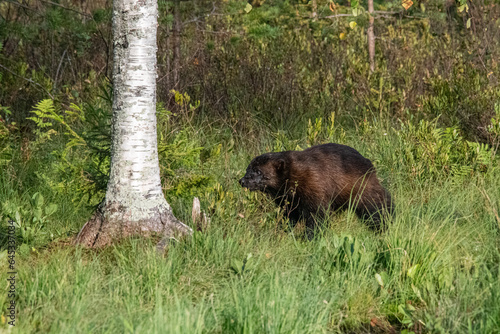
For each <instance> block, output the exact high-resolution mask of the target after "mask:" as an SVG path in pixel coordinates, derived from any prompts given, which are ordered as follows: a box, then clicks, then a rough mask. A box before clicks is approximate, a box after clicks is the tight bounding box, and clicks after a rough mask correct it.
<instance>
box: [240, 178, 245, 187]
mask: <svg viewBox="0 0 500 334" xmlns="http://www.w3.org/2000/svg"><path fill="white" fill-rule="evenodd" d="M238 182H239V184H240V185H241V186H242V187H246V185H245V184H246V182H245V177H242V178H241V179H240V180H239V181H238Z"/></svg>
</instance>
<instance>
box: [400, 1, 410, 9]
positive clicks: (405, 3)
mask: <svg viewBox="0 0 500 334" xmlns="http://www.w3.org/2000/svg"><path fill="white" fill-rule="evenodd" d="M401 5H402V6H403V8H404V9H405V10H408V8H410V7H411V5H413V1H411V0H403V1H402V2H401Z"/></svg>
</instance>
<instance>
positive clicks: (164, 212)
mask: <svg viewBox="0 0 500 334" xmlns="http://www.w3.org/2000/svg"><path fill="white" fill-rule="evenodd" d="M148 211H149V212H147V214H144V212H143V214H142V216H145V217H147V218H140V219H137V218H136V219H130V218H131V217H133V216H134V215H133V210H132V209H125V208H123V207H121V206H120V205H119V204H109V203H108V204H104V202H103V203H101V204H100V205H99V207H98V208H97V210H96V212H95V213H94V215H93V216H92V218H91V219H90V220H89V221H87V222H86V223H85V225H83V227H82V229H81V230H80V232H79V233H78V235H77V236H76V239H75V244H77V245H81V246H84V247H89V248H99V247H104V246H108V245H110V244H111V243H112V241H114V240H117V239H122V238H126V237H130V236H135V235H141V236H151V235H161V236H162V241H160V244H158V250H163V249H164V248H165V246H166V245H167V243H168V240H170V239H171V238H174V237H175V236H179V235H185V234H191V233H192V230H191V228H190V227H189V226H187V225H185V224H183V223H181V222H180V221H179V220H178V219H177V218H176V217H175V216H174V215H173V213H172V211H171V210H170V208H169V207H168V206H159V207H157V208H155V209H150V210H148Z"/></svg>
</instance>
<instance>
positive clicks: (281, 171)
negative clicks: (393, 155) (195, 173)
mask: <svg viewBox="0 0 500 334" xmlns="http://www.w3.org/2000/svg"><path fill="white" fill-rule="evenodd" d="M239 182H240V184H241V185H242V186H243V187H245V188H248V189H250V190H260V191H262V192H264V193H266V194H269V195H270V196H271V197H273V199H274V201H275V202H276V204H277V205H280V206H283V208H284V209H285V213H286V215H287V216H288V217H289V218H290V220H291V221H292V222H294V223H295V222H297V221H298V220H299V219H301V218H303V219H305V221H306V226H307V227H308V228H309V229H311V228H313V227H314V226H315V219H314V216H315V215H316V216H319V217H321V216H323V215H324V213H325V211H326V210H328V209H332V210H339V209H346V208H348V207H352V208H354V210H355V212H356V214H357V215H358V216H359V217H360V218H361V219H363V220H366V221H367V222H368V223H369V226H370V227H371V228H373V229H376V230H379V229H380V228H381V227H382V226H381V224H380V223H381V214H382V211H383V210H385V209H387V210H388V211H389V212H391V211H392V202H391V196H390V194H389V192H388V191H387V190H385V189H384V187H382V185H381V184H380V183H379V181H378V179H377V175H376V172H375V167H373V164H372V163H371V161H370V160H368V159H366V158H365V157H363V156H362V155H361V154H360V153H359V152H358V151H356V150H355V149H353V148H352V147H349V146H345V145H340V144H324V145H318V146H313V147H311V148H308V149H306V150H304V151H286V152H276V153H266V154H263V155H260V156H258V157H256V158H255V159H253V160H252V162H251V163H250V165H249V166H248V168H247V171H246V174H245V176H244V177H243V178H242V179H241V180H240V181H239Z"/></svg>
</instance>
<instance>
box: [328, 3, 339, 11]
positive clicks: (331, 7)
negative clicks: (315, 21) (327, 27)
mask: <svg viewBox="0 0 500 334" xmlns="http://www.w3.org/2000/svg"><path fill="white" fill-rule="evenodd" d="M329 7H330V10H331V11H332V12H335V10H336V9H337V6H336V5H335V2H333V1H331V2H330V5H329Z"/></svg>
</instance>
